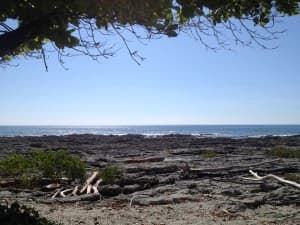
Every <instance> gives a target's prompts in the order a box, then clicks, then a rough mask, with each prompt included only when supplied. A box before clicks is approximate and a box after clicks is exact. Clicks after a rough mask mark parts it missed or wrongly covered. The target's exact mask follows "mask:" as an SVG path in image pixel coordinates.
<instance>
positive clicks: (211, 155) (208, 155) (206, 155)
mask: <svg viewBox="0 0 300 225" xmlns="http://www.w3.org/2000/svg"><path fill="white" fill-rule="evenodd" d="M217 155H218V154H217V153H216V152H214V151H205V152H202V153H200V156H201V157H203V158H214V157H217Z"/></svg>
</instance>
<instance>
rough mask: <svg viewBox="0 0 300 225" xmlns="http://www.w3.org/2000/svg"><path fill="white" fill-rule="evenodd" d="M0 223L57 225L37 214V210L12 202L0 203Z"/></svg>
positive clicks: (11, 224)
mask: <svg viewBox="0 0 300 225" xmlns="http://www.w3.org/2000/svg"><path fill="white" fill-rule="evenodd" d="M0 224H1V225H59V224H57V223H54V222H51V221H49V220H47V219H46V218H43V217H41V216H40V215H39V213H38V212H37V211H35V210H34V209H32V208H28V207H26V206H20V205H19V204H18V203H17V202H14V203H13V204H12V205H11V206H7V205H0Z"/></svg>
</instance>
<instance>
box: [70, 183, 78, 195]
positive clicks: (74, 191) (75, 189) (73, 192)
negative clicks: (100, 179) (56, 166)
mask: <svg viewBox="0 0 300 225" xmlns="http://www.w3.org/2000/svg"><path fill="white" fill-rule="evenodd" d="M78 189H79V186H78V185H76V186H75V188H74V190H73V191H72V195H73V196H77V192H78Z"/></svg>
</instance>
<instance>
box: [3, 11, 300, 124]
mask: <svg viewBox="0 0 300 225" xmlns="http://www.w3.org/2000/svg"><path fill="white" fill-rule="evenodd" d="M299 25H300V16H296V17H292V18H287V19H284V21H283V23H282V24H281V25H280V26H282V27H284V28H285V29H286V30H287V31H286V32H285V33H284V34H282V35H280V39H279V40H277V41H276V45H278V48H277V49H275V50H263V49H261V48H259V47H254V48H243V47H234V48H235V50H233V51H226V50H223V51H219V52H217V53H216V52H213V51H210V50H207V49H205V48H204V47H203V46H202V45H201V44H200V43H199V42H197V41H195V40H193V39H191V38H189V37H187V36H179V37H177V38H171V39H170V38H162V39H159V40H152V41H150V42H147V45H145V46H144V45H141V44H139V43H138V42H130V44H131V46H132V48H133V49H138V50H139V52H140V54H142V55H143V56H144V57H145V58H146V60H145V61H143V62H142V64H141V65H140V66H138V65H137V64H136V63H135V62H134V61H133V60H132V59H131V58H130V57H129V55H128V54H127V52H126V49H125V48H122V49H121V50H119V52H118V53H117V54H116V56H114V57H113V58H111V59H108V60H106V59H103V60H101V62H100V63H97V62H95V61H93V60H90V59H88V58H83V57H77V58H70V59H67V60H66V64H65V65H66V67H68V70H65V69H64V68H63V67H61V66H60V65H59V63H58V62H57V58H56V57H55V56H51V57H50V58H49V59H48V60H47V61H48V67H49V71H48V72H46V71H45V68H44V65H43V61H42V60H17V61H14V63H17V64H18V66H16V67H7V68H6V69H1V68H0V125H147V124H148V125H155V124H300V100H299V99H300V44H299V40H300V26H299Z"/></svg>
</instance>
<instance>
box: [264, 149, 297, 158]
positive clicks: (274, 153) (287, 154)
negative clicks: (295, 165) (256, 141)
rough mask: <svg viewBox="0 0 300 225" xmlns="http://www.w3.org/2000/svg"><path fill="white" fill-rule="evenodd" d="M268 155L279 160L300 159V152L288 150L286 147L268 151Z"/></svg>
mask: <svg viewBox="0 0 300 225" xmlns="http://www.w3.org/2000/svg"><path fill="white" fill-rule="evenodd" d="M266 154H267V155H268V156H271V157H278V158H298V159H299V158H300V150H298V149H292V148H287V147H284V146H276V147H274V148H273V149H272V150H270V151H267V153H266Z"/></svg>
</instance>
